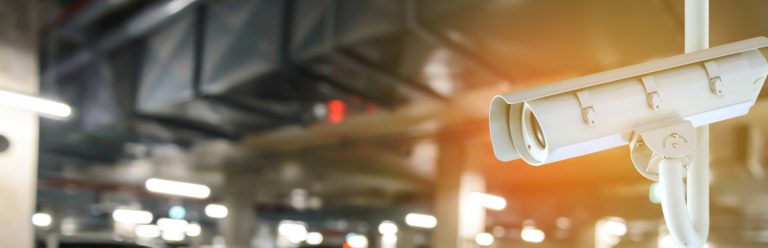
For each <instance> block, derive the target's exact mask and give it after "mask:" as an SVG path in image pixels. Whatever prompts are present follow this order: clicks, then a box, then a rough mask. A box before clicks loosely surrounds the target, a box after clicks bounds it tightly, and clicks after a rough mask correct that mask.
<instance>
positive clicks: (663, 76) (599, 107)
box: [490, 37, 768, 176]
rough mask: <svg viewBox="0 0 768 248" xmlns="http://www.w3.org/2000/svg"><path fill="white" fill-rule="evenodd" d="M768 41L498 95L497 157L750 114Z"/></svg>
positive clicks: (584, 149)
mask: <svg viewBox="0 0 768 248" xmlns="http://www.w3.org/2000/svg"><path fill="white" fill-rule="evenodd" d="M766 46H768V38H765V37H757V38H753V39H748V40H743V41H739V42H735V43H731V44H727V45H723V46H719V47H715V48H711V49H707V50H702V51H698V52H693V53H688V54H683V55H677V56H673V57H669V58H664V59H660V60H656V61H650V62H647V63H642V64H638V65H633V66H628V67H624V68H619V69H615V70H610V71H605V72H601V73H597V74H593V75H589V76H585V77H580V78H575V79H571V80H567V81H564V82H560V83H555V84H549V85H545V86H541V87H537V88H533V89H529V90H525V91H520V92H513V93H509V94H503V95H498V96H496V97H494V98H493V101H492V102H491V108H490V133H491V140H492V143H493V150H494V153H495V155H496V158H497V159H499V160H501V161H511V160H515V159H518V158H522V159H523V160H525V162H527V163H528V164H531V165H542V164H547V163H551V162H555V161H559V160H563V159H568V158H573V157H577V156H581V155H585V154H590V153H594V152H598V151H602V150H606V149H609V148H613V147H617V146H621V145H626V144H629V143H630V141H631V140H632V138H633V134H635V131H638V130H642V129H645V128H650V127H654V126H658V125H660V124H664V123H670V122H676V121H687V122H689V123H690V124H691V125H692V126H693V127H698V126H702V125H707V124H710V123H713V122H718V121H722V120H726V119H730V118H733V117H737V116H741V115H744V114H746V113H747V111H748V110H749V108H750V107H751V106H752V105H753V104H754V102H755V100H756V98H757V96H758V94H759V92H760V89H761V88H762V86H763V82H764V81H765V78H766V74H768V63H766V59H765V57H764V56H763V54H761V52H760V51H759V49H760V48H763V47H766ZM687 143H692V142H687ZM680 145H682V144H681V143H678V146H680ZM644 175H645V174H644ZM646 176H647V175H646Z"/></svg>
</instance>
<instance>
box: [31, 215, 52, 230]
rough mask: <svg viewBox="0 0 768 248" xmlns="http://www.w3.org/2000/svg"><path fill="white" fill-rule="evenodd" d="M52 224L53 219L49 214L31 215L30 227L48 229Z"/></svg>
mask: <svg viewBox="0 0 768 248" xmlns="http://www.w3.org/2000/svg"><path fill="white" fill-rule="evenodd" d="M51 223H53V218H51V215H50V214H46V213H35V214H33V215H32V225H35V226H37V227H48V226H50V225H51Z"/></svg>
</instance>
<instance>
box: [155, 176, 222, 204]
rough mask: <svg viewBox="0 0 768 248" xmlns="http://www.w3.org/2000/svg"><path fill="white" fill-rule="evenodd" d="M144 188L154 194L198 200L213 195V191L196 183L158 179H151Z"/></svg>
mask: <svg viewBox="0 0 768 248" xmlns="http://www.w3.org/2000/svg"><path fill="white" fill-rule="evenodd" d="M144 186H145V187H146V188H147V190H149V191H150V192H153V193H160V194H168V195H177V196H184V197H191V198H198V199H205V198H208V196H209V195H211V189H210V188H208V186H205V185H202V184H196V183H185V182H178V181H171V180H165V179H158V178H150V179H149V180H147V181H146V182H145V183H144Z"/></svg>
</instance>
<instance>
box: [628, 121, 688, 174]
mask: <svg viewBox="0 0 768 248" xmlns="http://www.w3.org/2000/svg"><path fill="white" fill-rule="evenodd" d="M696 139H697V137H696V128H694V127H693V125H692V124H691V122H689V121H685V120H673V121H669V122H662V123H657V124H654V125H651V126H647V127H643V128H640V129H638V130H635V132H634V133H633V134H632V138H631V139H630V141H629V154H630V158H631V159H632V163H633V164H634V165H635V169H637V171H638V172H640V174H642V175H643V176H644V177H646V178H648V179H651V180H654V181H657V180H658V179H659V174H658V168H659V162H661V160H663V159H668V158H674V159H679V160H681V162H682V163H683V165H684V166H688V165H689V164H691V161H693V156H694V155H695V152H694V151H695V149H696Z"/></svg>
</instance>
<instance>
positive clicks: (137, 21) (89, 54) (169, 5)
mask: <svg viewBox="0 0 768 248" xmlns="http://www.w3.org/2000/svg"><path fill="white" fill-rule="evenodd" d="M197 3H199V1H197V0H171V1H163V2H159V3H156V4H154V5H152V6H151V7H149V8H147V9H146V10H144V11H142V12H140V13H139V14H137V15H136V16H134V17H133V18H131V19H130V20H128V21H127V22H126V23H125V24H124V25H122V26H121V27H119V28H117V29H115V30H113V31H112V32H110V33H109V34H107V35H106V36H104V37H101V38H100V39H98V42H96V43H95V44H92V45H90V46H89V47H88V48H87V49H82V50H79V51H78V52H76V53H75V54H73V55H71V56H69V57H67V58H66V59H64V60H63V61H62V62H60V63H59V64H58V66H53V67H51V70H48V71H46V72H44V76H43V78H55V76H56V75H58V74H64V73H67V72H71V71H73V70H75V69H77V68H80V67H81V66H83V65H85V64H87V63H88V62H90V61H92V60H94V59H96V58H98V57H99V54H105V53H108V52H109V51H111V50H113V49H115V48H117V47H120V46H121V45H123V44H126V43H127V42H129V41H131V40H133V39H136V38H138V37H141V36H142V35H145V34H146V33H148V32H150V31H152V30H154V29H156V28H157V27H159V26H161V25H162V24H164V23H166V22H168V21H170V20H172V19H173V18H174V17H177V16H178V15H179V14H181V13H184V12H185V11H186V10H188V9H190V7H192V6H194V5H195V4H197ZM50 73H53V76H49V75H48V74H50Z"/></svg>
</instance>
